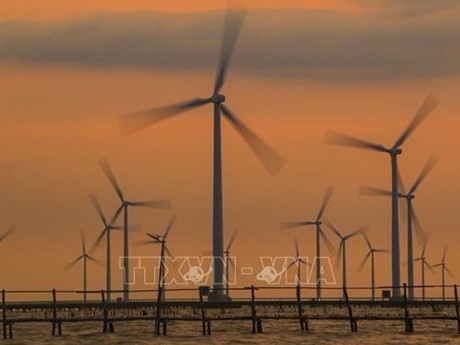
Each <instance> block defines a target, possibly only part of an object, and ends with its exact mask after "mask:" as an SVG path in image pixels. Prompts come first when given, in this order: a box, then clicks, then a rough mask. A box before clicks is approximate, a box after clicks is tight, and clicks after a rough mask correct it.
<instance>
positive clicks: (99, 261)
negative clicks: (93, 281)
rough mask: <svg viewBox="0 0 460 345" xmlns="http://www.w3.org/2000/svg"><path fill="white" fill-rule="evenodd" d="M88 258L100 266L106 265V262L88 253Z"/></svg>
mask: <svg viewBox="0 0 460 345" xmlns="http://www.w3.org/2000/svg"><path fill="white" fill-rule="evenodd" d="M86 257H87V258H88V260H89V261H92V262H94V263H96V264H98V265H99V266H103V265H104V262H103V261H101V260H99V259H96V258H93V257H92V256H90V255H88V256H86Z"/></svg>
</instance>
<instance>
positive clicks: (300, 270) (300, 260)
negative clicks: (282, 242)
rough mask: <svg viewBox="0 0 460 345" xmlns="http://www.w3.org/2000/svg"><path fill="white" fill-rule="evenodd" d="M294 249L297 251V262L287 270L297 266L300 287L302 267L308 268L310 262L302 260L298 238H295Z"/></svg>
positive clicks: (292, 263)
mask: <svg viewBox="0 0 460 345" xmlns="http://www.w3.org/2000/svg"><path fill="white" fill-rule="evenodd" d="M294 249H295V260H294V261H293V262H291V263H290V264H289V265H288V266H287V269H289V268H291V267H292V266H294V265H296V266H297V276H296V278H297V285H298V286H300V285H301V283H302V274H301V273H302V265H305V266H307V265H308V261H306V260H304V259H302V257H301V256H300V250H299V241H298V240H297V238H294Z"/></svg>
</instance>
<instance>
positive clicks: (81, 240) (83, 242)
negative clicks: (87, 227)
mask: <svg viewBox="0 0 460 345" xmlns="http://www.w3.org/2000/svg"><path fill="white" fill-rule="evenodd" d="M80 242H81V250H82V253H83V254H86V243H85V232H84V231H81V232H80Z"/></svg>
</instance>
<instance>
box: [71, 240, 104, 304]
mask: <svg viewBox="0 0 460 345" xmlns="http://www.w3.org/2000/svg"><path fill="white" fill-rule="evenodd" d="M80 240H81V251H82V254H81V255H80V256H79V257H77V258H76V259H75V260H73V261H72V262H70V263H69V264H68V265H66V266H65V267H64V269H65V270H69V269H70V268H72V267H73V266H74V265H75V264H76V263H77V262H79V261H80V260H83V302H84V303H86V300H87V291H88V287H87V268H88V264H87V260H90V261H93V262H95V263H97V264H101V262H100V261H99V260H97V259H95V258H93V257H92V256H91V255H89V254H88V253H87V252H86V243H85V234H84V232H81V233H80Z"/></svg>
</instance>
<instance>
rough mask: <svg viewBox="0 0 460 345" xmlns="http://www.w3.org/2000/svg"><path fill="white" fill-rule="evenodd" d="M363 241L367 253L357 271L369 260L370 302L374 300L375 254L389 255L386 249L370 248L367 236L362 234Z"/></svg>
mask: <svg viewBox="0 0 460 345" xmlns="http://www.w3.org/2000/svg"><path fill="white" fill-rule="evenodd" d="M363 237H364V240H365V241H366V243H367V247H368V248H369V251H368V252H367V254H366V256H365V257H364V259H363V261H361V263H360V264H359V266H358V271H359V272H361V271H362V270H363V267H364V265H365V264H366V262H367V260H368V259H369V258H371V291H372V293H371V296H372V300H374V299H375V257H374V256H375V253H389V252H390V251H389V250H388V249H377V248H374V247H372V245H371V242H370V241H369V238H368V237H367V235H366V234H365V233H364V234H363Z"/></svg>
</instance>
